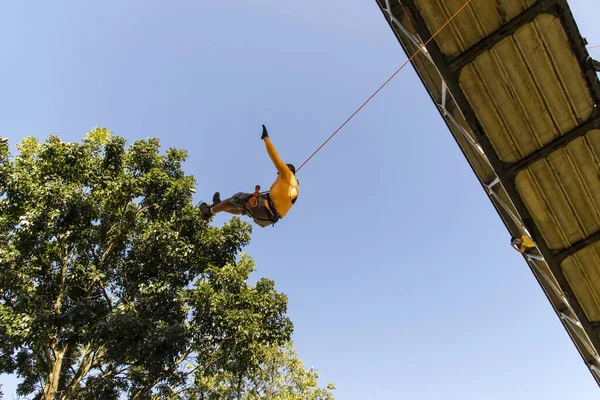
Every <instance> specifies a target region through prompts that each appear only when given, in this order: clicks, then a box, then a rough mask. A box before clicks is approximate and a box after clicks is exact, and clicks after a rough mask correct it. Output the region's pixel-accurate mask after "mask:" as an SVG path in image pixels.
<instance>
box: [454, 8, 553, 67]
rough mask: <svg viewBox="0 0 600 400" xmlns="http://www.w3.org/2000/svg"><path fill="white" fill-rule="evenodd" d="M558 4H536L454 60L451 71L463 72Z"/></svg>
mask: <svg viewBox="0 0 600 400" xmlns="http://www.w3.org/2000/svg"><path fill="white" fill-rule="evenodd" d="M558 3H559V0H542V1H539V2H537V3H535V4H534V5H532V6H531V7H529V8H528V9H527V10H525V11H524V12H522V13H521V14H519V15H517V16H516V17H515V18H513V19H512V20H510V21H509V22H507V23H506V24H504V25H502V26H501V27H500V28H498V29H497V30H496V31H494V32H492V33H491V34H490V35H488V36H487V37H485V38H483V39H481V40H480V41H479V42H478V43H476V44H475V45H473V46H472V47H471V48H469V49H468V50H467V51H465V52H464V53H462V54H460V55H458V56H456V57H455V58H454V59H452V60H451V61H450V69H451V70H452V71H453V72H457V71H459V70H461V69H462V68H463V67H464V66H465V65H468V64H470V63H472V62H473V61H474V60H475V59H476V58H477V57H478V56H479V55H481V54H482V53H485V52H486V51H488V50H489V49H491V48H492V47H494V46H495V45H497V44H498V43H499V42H501V41H502V40H503V39H505V38H507V37H509V36H511V35H513V34H514V33H515V32H516V31H517V29H519V28H520V27H522V26H523V25H526V24H528V23H530V22H531V21H533V20H534V19H535V18H536V17H537V16H538V15H540V14H543V13H547V12H549V11H551V8H553V7H556V6H557V5H558Z"/></svg>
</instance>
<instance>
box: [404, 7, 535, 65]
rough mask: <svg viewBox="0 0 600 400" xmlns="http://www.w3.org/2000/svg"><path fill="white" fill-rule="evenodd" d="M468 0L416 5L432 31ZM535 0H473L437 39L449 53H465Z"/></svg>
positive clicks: (441, 47) (441, 46) (440, 45)
mask: <svg viewBox="0 0 600 400" xmlns="http://www.w3.org/2000/svg"><path fill="white" fill-rule="evenodd" d="M465 2H466V0H435V1H431V0H417V1H415V5H416V6H417V8H418V9H419V11H420V13H421V15H422V17H423V19H424V20H425V22H426V24H427V26H428V28H429V31H430V32H431V33H432V34H433V33H434V32H436V31H437V30H438V29H439V28H440V27H441V26H442V25H444V23H446V21H448V19H450V17H451V16H452V15H453V14H454V13H455V12H456V11H457V10H459V9H460V8H461V7H462V6H463V4H465ZM534 3H535V0H474V1H472V2H471V3H470V4H469V5H468V6H467V7H466V8H465V9H464V10H463V11H462V12H461V13H460V14H458V15H457V16H456V18H455V19H454V20H453V21H452V22H450V24H448V26H447V27H446V28H445V29H444V30H443V31H442V32H441V33H440V34H439V35H438V36H437V37H436V38H435V39H434V40H435V41H436V42H437V43H438V46H439V47H440V49H441V50H442V52H444V54H446V55H449V56H453V55H456V54H459V53H462V52H464V51H465V50H467V49H468V48H469V47H471V46H473V45H474V44H475V43H477V42H479V41H480V40H481V39H483V38H485V37H486V36H488V35H489V34H491V33H492V32H494V31H495V30H497V29H498V28H499V27H500V26H502V25H504V24H506V23H507V22H509V21H510V20H512V19H513V18H514V17H516V16H517V15H518V14H520V13H521V12H523V11H524V10H526V9H527V8H529V7H530V6H531V5H533V4H534ZM423 39H424V40H427V39H429V38H423Z"/></svg>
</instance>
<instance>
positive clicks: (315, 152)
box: [296, 0, 472, 172]
mask: <svg viewBox="0 0 600 400" xmlns="http://www.w3.org/2000/svg"><path fill="white" fill-rule="evenodd" d="M471 1H472V0H467V2H466V3H465V4H463V5H462V7H461V8H459V9H458V11H457V12H455V13H454V15H452V16H451V17H450V19H448V21H446V22H445V23H444V25H442V26H441V27H440V29H438V30H437V31H436V32H435V33H434V34H433V35H432V36H431V37H430V38H429V40H428V41H426V42H425V43H424V44H423V45H422V46H421V47H419V49H418V50H417V51H416V52H415V53H414V54H413V55H412V56H410V58H409V59H408V60H406V61H405V62H404V64H402V66H400V68H398V69H397V70H396V72H394V73H393V74H392V76H390V77H389V78H388V79H387V80H386V81H385V82H384V83H383V85H381V86H380V87H379V89H377V90H376V91H375V92H374V93H373V94H372V95H371V96H370V97H369V98H368V99H367V100H366V101H365V102H364V103H362V105H361V106H360V107H358V109H357V110H356V111H354V113H353V114H352V115H351V116H350V117H348V119H347V120H346V121H344V123H343V124H342V125H341V126H340V127H339V128H338V129H337V130H336V131H335V132H333V134H332V135H331V136H329V138H328V139H327V140H326V141H324V142H323V144H322V145H321V146H319V148H318V149H317V150H315V151H314V152H313V153H312V154H311V155H310V157H308V158H307V159H306V161H304V162H303V163H302V165H300V167H299V168H298V169H297V170H296V172H298V171H300V170H301V169H302V167H304V165H305V164H306V163H307V162H309V161H310V159H311V158H313V157H314V155H315V154H317V153H318V152H319V150H321V149H322V148H323V147H324V146H325V145H326V144H327V143H328V142H329V141H330V140H331V139H333V137H334V136H335V135H336V134H337V133H338V132H339V131H341V130H342V128H343V127H344V126H346V124H347V123H348V122H350V120H351V119H352V118H354V116H355V115H356V114H358V113H359V112H360V110H362V109H363V107H364V106H366V105H367V104H368V103H369V102H370V101H371V100H372V99H373V97H375V96H376V95H377V93H379V92H380V91H381V89H383V88H384V87H385V86H386V85H387V84H388V83H389V82H390V81H391V80H392V79H394V77H395V76H396V75H398V73H399V72H400V71H402V69H403V68H404V67H405V66H406V65H407V64H408V63H409V62H411V61H412V60H413V58H415V57H416V56H417V54H419V53H420V52H421V51H422V50H423V49H424V48H425V47H426V46H427V45H428V44H429V42H431V41H432V40H433V39H434V38H435V37H436V36H437V35H438V33H440V32H441V31H442V29H444V28H445V27H446V26H447V25H448V24H449V23H450V22H451V21H452V20H453V19H454V17H456V16H457V15H458V14H459V13H460V12H461V11H462V10H463V9H464V8H465V7H466V6H467V5H468V4H469V3H470V2H471Z"/></svg>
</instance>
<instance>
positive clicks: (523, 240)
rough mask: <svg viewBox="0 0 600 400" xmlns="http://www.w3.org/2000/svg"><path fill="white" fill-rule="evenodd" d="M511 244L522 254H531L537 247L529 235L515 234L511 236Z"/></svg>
mask: <svg viewBox="0 0 600 400" xmlns="http://www.w3.org/2000/svg"><path fill="white" fill-rule="evenodd" d="M510 245H511V247H512V248H513V249H515V250H516V251H518V252H519V253H521V254H523V253H525V254H529V253H531V252H532V251H534V250H535V248H536V247H535V243H533V241H532V240H531V239H529V237H528V236H527V235H523V236H513V237H512V238H510Z"/></svg>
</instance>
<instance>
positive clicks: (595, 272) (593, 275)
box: [561, 243, 600, 322]
mask: <svg viewBox="0 0 600 400" xmlns="http://www.w3.org/2000/svg"><path fill="white" fill-rule="evenodd" d="M561 268H562V270H563V273H564V274H565V277H566V278H567V280H568V281H569V284H570V285H571V287H572V288H573V291H574V292H575V295H576V296H577V299H578V300H579V302H580V303H581V306H582V307H583V311H584V312H585V314H586V315H587V317H588V319H589V320H590V321H592V322H599V321H600V297H599V296H598V294H599V293H600V243H596V244H595V245H593V246H590V247H587V248H585V249H583V250H581V251H580V252H578V253H577V254H575V255H574V256H571V257H569V258H567V259H566V260H565V261H563V263H562V264H561Z"/></svg>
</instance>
